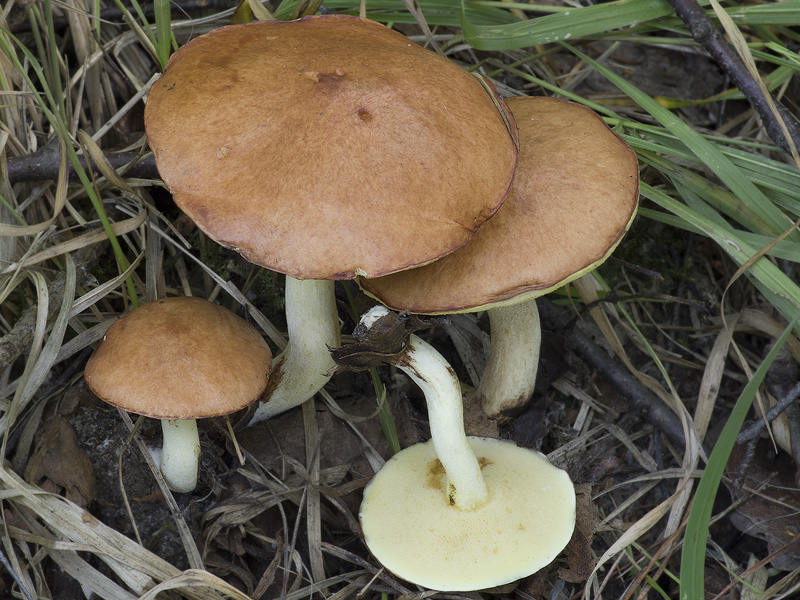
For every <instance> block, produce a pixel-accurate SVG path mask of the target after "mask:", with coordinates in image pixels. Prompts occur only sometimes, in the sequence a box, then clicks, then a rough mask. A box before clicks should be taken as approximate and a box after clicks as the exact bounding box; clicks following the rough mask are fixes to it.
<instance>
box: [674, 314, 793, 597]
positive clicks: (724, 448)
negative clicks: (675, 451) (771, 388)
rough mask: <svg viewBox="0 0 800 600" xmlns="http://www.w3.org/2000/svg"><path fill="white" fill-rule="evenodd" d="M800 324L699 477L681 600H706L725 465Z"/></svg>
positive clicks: (740, 403)
mask: <svg viewBox="0 0 800 600" xmlns="http://www.w3.org/2000/svg"><path fill="white" fill-rule="evenodd" d="M798 322H800V314H798V315H796V316H795V317H794V319H793V320H792V321H791V323H789V325H788V326H787V327H786V329H785V330H784V332H783V334H782V335H781V337H780V338H778V340H777V342H776V343H775V346H773V348H772V350H770V352H769V354H768V355H767V357H766V358H765V359H764V361H763V362H762V363H761V365H759V367H758V369H757V370H756V372H755V373H754V374H753V378H752V379H751V380H750V381H749V382H748V384H747V385H746V386H745V388H744V390H743V391H742V393H741V395H740V396H739V399H738V400H737V401H736V405H735V406H734V407H733V410H732V411H731V414H730V416H729V417H728V421H727V422H726V423H725V427H724V428H723V430H722V434H720V436H719V439H718V440H717V442H716V443H715V444H714V450H713V451H712V452H711V456H709V458H708V464H707V465H706V468H705V470H704V471H703V476H702V477H701V478H700V483H698V485H697V491H696V492H695V495H694V502H693V503H692V508H691V510H690V511H689V519H688V521H687V523H686V533H685V535H684V539H683V550H682V552H681V584H680V598H681V600H703V599H704V598H705V586H704V583H705V557H706V542H707V540H708V525H709V521H710V520H711V512H712V508H713V505H714V498H716V495H717V490H718V489H719V484H720V482H721V481H722V475H723V473H724V471H725V465H726V464H727V463H728V458H729V457H730V454H731V451H732V450H733V447H734V445H735V444H736V436H737V435H738V434H739V430H740V429H741V428H742V423H744V419H745V417H746V416H747V413H748V412H749V410H750V405H751V404H752V403H753V398H754V397H755V395H756V392H757V391H758V387H759V386H760V385H761V382H762V381H763V380H764V376H765V375H766V374H767V370H768V369H769V367H770V366H771V365H772V362H773V361H774V360H775V357H776V356H777V355H778V351H779V350H780V349H781V348H782V347H783V344H784V343H785V342H786V340H787V338H788V337H789V335H790V334H791V332H792V329H794V327H795V326H796V325H797V324H798Z"/></svg>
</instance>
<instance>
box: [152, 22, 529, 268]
mask: <svg viewBox="0 0 800 600" xmlns="http://www.w3.org/2000/svg"><path fill="white" fill-rule="evenodd" d="M145 121H146V128H147V135H148V141H149V143H150V147H151V148H152V149H153V153H154V155H155V159H156V164H157V165H158V169H159V172H160V173H161V176H162V177H163V179H164V182H165V183H166V185H167V187H168V188H169V189H170V190H171V191H172V193H173V194H174V197H175V201H176V203H177V204H178V206H180V208H181V209H182V210H183V211H184V212H185V213H186V214H188V215H189V216H190V217H191V218H192V219H193V220H194V221H195V223H197V225H198V226H199V227H200V229H202V230H203V231H205V232H206V233H207V234H208V235H209V236H210V237H211V238H213V239H214V240H216V241H217V242H219V243H220V244H222V245H224V246H227V247H230V248H233V249H235V250H237V251H239V252H240V253H241V254H242V255H243V256H244V257H245V258H246V259H247V260H249V261H250V262H253V263H256V264H259V265H262V266H265V267H268V268H270V269H273V270H276V271H280V272H283V273H286V274H288V275H292V276H293V277H296V278H298V279H346V278H352V277H354V276H355V275H356V274H357V273H364V274H367V275H369V276H380V275H384V274H388V273H392V272H395V271H398V270H402V269H405V268H409V267H412V266H416V265H420V264H425V263H427V262H429V261H431V260H434V259H436V258H438V257H440V256H442V255H444V254H446V253H448V252H450V251H452V250H453V249H454V248H457V247H459V246H461V245H463V244H464V243H466V242H467V241H468V240H469V238H470V237H472V235H473V233H474V231H475V229H477V227H479V226H480V225H481V224H482V223H483V221H485V220H486V219H487V218H489V217H490V216H491V215H492V214H493V213H494V212H495V210H497V208H498V206H499V205H500V203H501V202H502V200H503V198H504V197H505V195H506V192H507V190H508V187H509V186H510V183H511V179H512V177H513V170H514V166H515V164H516V148H515V145H514V141H513V139H512V137H511V136H510V135H509V132H508V128H507V127H506V125H505V123H504V121H503V118H502V117H501V114H500V112H499V111H498V110H497V108H496V106H495V104H494V103H493V101H492V99H491V97H490V95H489V94H488V93H487V92H486V90H485V89H484V88H483V86H482V85H481V84H480V83H479V82H478V81H477V80H476V79H475V77H473V76H472V75H470V74H468V73H467V72H466V71H464V70H463V69H461V68H460V67H458V66H456V65H455V64H453V63H451V62H449V61H448V60H446V59H444V58H442V57H440V56H438V55H436V54H434V53H433V52H430V51H428V50H425V49H423V48H421V47H419V46H417V45H416V44H414V43H412V42H410V41H409V40H408V39H407V38H406V37H405V36H403V35H401V34H399V33H397V32H394V31H392V30H390V29H388V28H386V27H384V26H383V25H381V24H379V23H376V22H374V21H370V20H367V19H361V18H358V17H350V16H344V15H335V16H315V17H306V18H303V19H300V20H298V21H293V22H278V21H269V22H258V23H248V24H245V25H233V26H229V27H223V28H221V29H217V30H214V31H212V32H211V33H209V34H207V35H204V36H201V37H199V38H197V39H195V40H193V41H191V42H189V43H188V44H186V45H185V46H184V47H182V48H181V49H180V50H179V51H177V52H176V53H175V54H174V55H173V57H172V58H171V59H170V62H169V64H168V65H167V67H166V69H165V72H164V76H163V77H162V78H161V79H160V80H159V81H157V82H156V83H155V84H154V85H153V87H152V89H151V90H150V94H149V98H148V101H147V108H146V111H145Z"/></svg>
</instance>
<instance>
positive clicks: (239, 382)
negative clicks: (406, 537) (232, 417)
mask: <svg viewBox="0 0 800 600" xmlns="http://www.w3.org/2000/svg"><path fill="white" fill-rule="evenodd" d="M271 366H272V353H271V352H270V349H269V346H268V345H267V343H266V342H265V341H264V338H262V337H261V335H260V334H259V332H258V331H257V330H256V328H255V327H253V326H252V325H250V324H249V323H248V322H247V321H245V320H244V319H241V318H239V317H237V316H236V315H235V314H233V313H232V312H230V311H229V310H227V309H225V308H222V307H221V306H217V305H216V304H213V303H211V302H209V301H207V300H204V299H202V298H167V299H165V300H157V301H156V302H150V303H148V304H144V305H142V306H140V307H139V308H137V309H135V310H133V311H131V312H129V313H128V314H127V315H125V316H123V317H122V318H120V319H119V320H118V321H116V322H115V323H114V324H113V325H112V326H111V327H110V328H109V329H108V331H107V332H106V334H105V336H104V337H103V341H102V342H101V343H100V345H99V346H98V347H97V350H95V352H94V354H92V356H91V358H90V359H89V362H88V363H87V364H86V370H85V372H84V376H85V378H86V382H87V383H88V384H89V387H90V388H91V389H92V391H93V392H94V393H95V394H96V395H97V396H98V397H100V398H102V399H103V400H105V401H106V402H108V403H109V404H113V405H114V406H118V407H120V408H123V409H125V410H128V411H131V412H135V413H138V414H142V415H147V416H149V417H155V418H157V419H199V418H204V417H214V416H218V415H224V414H228V413H231V412H234V411H237V410H239V409H241V408H244V407H245V406H247V405H248V404H250V403H251V402H253V401H254V400H256V398H258V396H259V395H260V394H261V392H262V391H263V390H264V388H265V387H266V386H267V377H268V374H269V369H270V367H271Z"/></svg>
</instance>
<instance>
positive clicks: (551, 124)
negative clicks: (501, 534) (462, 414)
mask: <svg viewBox="0 0 800 600" xmlns="http://www.w3.org/2000/svg"><path fill="white" fill-rule="evenodd" d="M508 105H509V108H511V110H512V112H513V114H514V117H515V120H516V123H517V125H518V127H519V136H520V154H519V161H518V165H517V170H516V173H515V176H514V182H513V184H512V187H511V191H510V192H509V194H508V197H507V199H506V200H505V202H504V203H503V206H502V207H501V208H500V210H498V212H497V214H496V215H495V216H494V217H492V219H490V220H489V221H487V222H486V223H485V224H484V225H483V227H481V229H480V230H479V231H478V232H477V234H476V235H475V236H474V237H473V238H472V240H471V241H470V242H469V243H468V244H466V245H465V246H463V247H462V248H460V249H458V250H457V251H455V252H453V253H452V254H449V255H447V256H445V257H443V258H440V259H439V260H437V261H435V262H432V263H430V264H428V265H425V266H423V267H419V268H416V269H412V270H409V271H404V272H402V273H396V274H393V275H389V276H386V277H380V278H374V279H369V278H360V279H359V285H360V286H361V287H362V288H363V289H364V291H366V293H367V294H369V295H370V296H373V297H374V298H376V299H378V300H379V301H380V302H382V303H383V304H385V305H386V306H389V307H391V308H394V309H396V310H408V311H410V312H413V313H421V314H445V313H459V312H476V311H482V310H487V312H488V314H489V321H490V326H491V352H490V356H489V359H488V362H487V365H486V370H485V372H484V374H483V377H482V380H481V382H480V385H479V386H478V388H477V390H476V392H475V398H476V399H477V400H480V402H481V404H482V406H483V409H484V412H485V413H486V414H487V415H488V416H490V417H492V418H506V417H509V416H512V415H514V414H515V413H517V412H519V411H520V410H522V408H524V407H525V405H526V404H527V402H528V401H529V400H530V398H531V396H532V395H533V391H534V384H535V380H536V370H537V364H538V360H539V346H540V339H541V333H540V326H539V316H538V311H537V309H536V301H535V298H537V297H539V296H541V295H543V294H546V293H548V292H551V291H552V290H554V289H556V288H558V287H560V286H562V285H564V284H565V283H568V282H569V281H572V280H574V279H576V278H578V277H580V276H582V275H584V274H586V273H588V272H589V271H591V270H593V269H594V268H595V267H597V266H598V265H599V264H600V263H602V262H603V261H605V260H606V258H608V256H609V255H610V254H611V252H612V251H613V250H614V248H615V247H616V246H617V244H619V242H620V240H621V239H622V236H623V235H624V234H625V232H626V231H627V230H628V227H629V226H630V223H631V221H632V220H633V217H634V215H635V213H636V207H637V202H638V197H639V175H638V168H637V161H636V155H635V153H634V152H633V151H632V150H631V149H630V148H629V147H628V145H627V144H626V143H625V142H624V141H623V140H622V139H621V138H620V137H619V136H617V135H616V134H615V133H614V132H613V131H611V130H610V129H609V128H608V126H607V125H606V124H605V122H604V121H603V120H602V119H601V118H600V117H599V116H598V115H597V114H596V113H594V112H593V111H591V110H589V109H588V108H586V107H584V106H581V105H579V104H575V103H572V102H567V101H564V100H559V99H555V98H542V97H517V98H509V99H508Z"/></svg>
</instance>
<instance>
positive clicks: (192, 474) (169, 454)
mask: <svg viewBox="0 0 800 600" xmlns="http://www.w3.org/2000/svg"><path fill="white" fill-rule="evenodd" d="M161 432H162V434H163V438H164V439H163V442H162V445H161V474H162V475H163V476H164V479H165V480H166V481H167V485H168V486H169V489H171V490H172V491H173V492H182V493H183V492H191V491H192V490H193V489H194V488H195V486H197V469H198V467H199V465H200V437H199V436H198V434H197V421H195V420H194V419H162V420H161Z"/></svg>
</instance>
